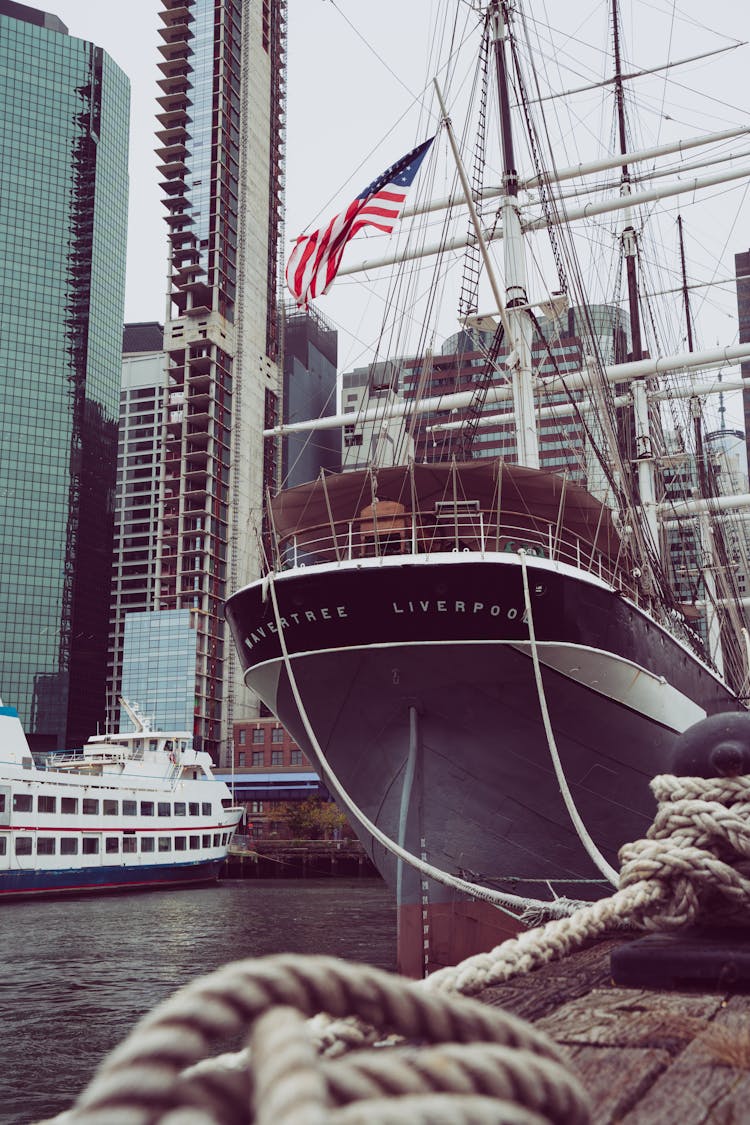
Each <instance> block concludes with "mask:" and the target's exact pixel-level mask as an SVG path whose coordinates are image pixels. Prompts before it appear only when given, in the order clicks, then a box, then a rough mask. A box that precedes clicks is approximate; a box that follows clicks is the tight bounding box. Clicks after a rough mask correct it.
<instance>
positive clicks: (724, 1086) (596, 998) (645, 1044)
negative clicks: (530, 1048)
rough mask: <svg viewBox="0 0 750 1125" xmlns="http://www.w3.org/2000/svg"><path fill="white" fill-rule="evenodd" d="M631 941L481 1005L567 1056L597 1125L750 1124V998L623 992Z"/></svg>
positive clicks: (542, 972)
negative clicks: (616, 976)
mask: <svg viewBox="0 0 750 1125" xmlns="http://www.w3.org/2000/svg"><path fill="white" fill-rule="evenodd" d="M629 940H633V937H632V936H631V935H618V936H617V937H614V938H608V939H605V940H603V941H600V942H598V943H596V944H595V945H592V946H590V947H589V948H588V949H585V950H582V951H581V952H579V953H577V954H574V955H573V956H571V957H569V958H566V959H565V960H564V961H560V962H556V963H554V964H551V965H546V966H545V967H544V968H542V969H539V970H537V971H536V972H534V973H532V974H530V975H529V976H526V977H520V978H518V979H517V980H515V981H510V982H509V983H508V984H504V985H499V986H497V987H495V988H491V989H486V990H485V992H484V993H483V994H482V996H481V999H482V1000H483V1001H484V1002H485V1003H490V1004H497V1005H499V1006H501V1007H503V1008H506V1009H507V1010H508V1011H511V1012H515V1013H516V1014H517V1015H519V1016H523V1017H524V1018H525V1019H528V1020H531V1021H532V1022H533V1023H535V1024H536V1026H537V1027H539V1028H540V1029H541V1030H543V1031H545V1032H546V1033H547V1034H548V1035H550V1036H551V1037H552V1038H553V1039H554V1040H555V1041H556V1042H557V1043H558V1044H559V1045H560V1046H561V1047H562V1048H563V1050H565V1051H566V1053H567V1054H568V1055H569V1057H570V1061H571V1066H572V1067H574V1068H575V1069H576V1070H577V1071H578V1073H579V1074H580V1076H581V1078H582V1079H583V1082H584V1084H585V1085H586V1087H587V1089H588V1090H589V1093H590V1095H591V1098H592V1103H593V1106H594V1114H593V1121H594V1125H610V1123H615V1122H617V1123H618V1125H672V1123H678V1125H703V1123H704V1122H706V1123H711V1125H740V1123H742V1122H750V996H748V995H746V994H739V993H738V994H733V993H731V992H716V993H709V992H702V991H690V992H688V991H679V992H678V991H671V990H670V991H656V990H653V991H651V990H644V989H629V988H616V987H614V986H613V985H612V983H611V979H610V975H609V954H610V952H611V950H612V949H613V948H614V947H616V946H618V945H620V944H622V942H624V941H629Z"/></svg>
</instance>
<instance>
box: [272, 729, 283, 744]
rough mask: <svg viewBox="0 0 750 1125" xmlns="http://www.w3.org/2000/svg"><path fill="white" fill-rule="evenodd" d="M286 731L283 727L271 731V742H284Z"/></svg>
mask: <svg viewBox="0 0 750 1125" xmlns="http://www.w3.org/2000/svg"><path fill="white" fill-rule="evenodd" d="M283 741H284V730H283V728H282V727H274V728H273V730H272V731H271V742H283Z"/></svg>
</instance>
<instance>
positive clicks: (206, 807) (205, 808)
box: [201, 801, 211, 816]
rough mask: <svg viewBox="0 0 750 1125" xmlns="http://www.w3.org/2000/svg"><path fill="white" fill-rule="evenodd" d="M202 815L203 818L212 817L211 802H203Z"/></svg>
mask: <svg viewBox="0 0 750 1125" xmlns="http://www.w3.org/2000/svg"><path fill="white" fill-rule="evenodd" d="M201 813H202V814H203V816H210V815H211V802H210V801H202V802H201Z"/></svg>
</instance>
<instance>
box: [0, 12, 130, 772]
mask: <svg viewBox="0 0 750 1125" xmlns="http://www.w3.org/2000/svg"><path fill="white" fill-rule="evenodd" d="M129 97H130V94H129V85H128V80H127V78H126V77H125V75H124V74H123V73H122V71H121V70H120V69H119V68H118V67H117V66H116V65H115V64H114V62H113V61H112V60H111V59H110V58H109V56H108V55H106V54H105V53H104V51H102V50H101V48H99V47H96V46H95V45H94V44H93V43H89V42H86V41H84V40H82V39H76V38H73V37H72V36H69V35H68V32H67V28H66V27H65V25H64V24H63V23H62V22H61V21H60V20H59V19H58V18H57V17H56V16H52V15H49V14H47V13H45V12H42V11H37V10H36V9H33V8H29V7H27V6H26V5H22V4H16V3H11V2H10V0H0V103H1V104H2V115H1V116H0V174H1V175H2V206H0V255H1V256H2V263H3V265H2V270H1V271H0V305H1V306H2V310H3V314H2V315H3V326H2V335H1V336H0V443H1V445H2V457H1V458H0V554H1V555H2V560H3V565H2V576H1V577H0V637H2V645H0V695H2V697H3V699H4V700H5V701H6V702H7V703H9V704H13V705H14V706H16V707H17V708H18V710H19V713H20V715H21V719H22V721H23V724H24V726H25V728H26V731H27V733H28V736H29V742H30V744H31V746H32V748H33V749H39V750H52V749H60V748H64V747H66V746H72V745H76V744H78V745H80V744H81V743H82V742H83V741H84V740H85V739H86V738H87V737H88V736H89V735H91V734H92V733H94V732H95V730H96V725H97V722H100V721H101V720H102V719H103V716H104V702H105V668H106V644H107V615H108V599H109V572H110V552H111V542H112V498H113V492H114V483H115V458H116V449H117V408H118V395H119V386H120V366H121V353H120V347H121V333H122V315H123V303H124V288H125V249H126V225H127V194H128V172H127V158H128V118H129Z"/></svg>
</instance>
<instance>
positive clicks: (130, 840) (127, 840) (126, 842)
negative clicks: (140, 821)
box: [122, 836, 137, 852]
mask: <svg viewBox="0 0 750 1125" xmlns="http://www.w3.org/2000/svg"><path fill="white" fill-rule="evenodd" d="M136 844H137V840H136V838H135V836H123V838H122V850H123V851H124V852H134V851H135V850H136Z"/></svg>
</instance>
